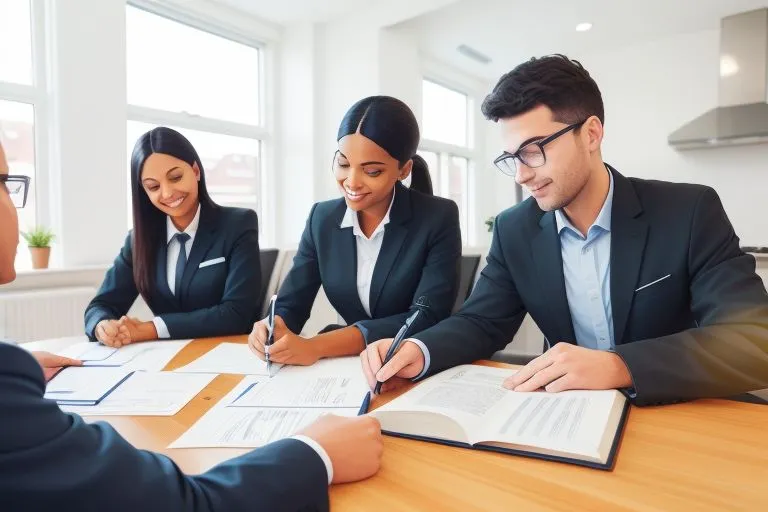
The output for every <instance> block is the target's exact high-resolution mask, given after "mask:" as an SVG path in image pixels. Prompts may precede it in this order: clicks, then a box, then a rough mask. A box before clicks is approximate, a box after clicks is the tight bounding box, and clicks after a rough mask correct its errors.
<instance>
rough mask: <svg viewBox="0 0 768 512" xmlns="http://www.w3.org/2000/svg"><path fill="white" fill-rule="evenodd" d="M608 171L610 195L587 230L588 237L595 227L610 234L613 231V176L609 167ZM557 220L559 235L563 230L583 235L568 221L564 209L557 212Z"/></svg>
mask: <svg viewBox="0 0 768 512" xmlns="http://www.w3.org/2000/svg"><path fill="white" fill-rule="evenodd" d="M606 170H607V171H608V178H609V180H610V181H609V183H610V184H609V185H608V195H607V196H606V198H605V202H604V203H603V207H602V208H600V213H598V214H597V218H596V219H595V222H593V223H592V225H591V226H590V227H589V229H588V230H587V235H589V232H590V231H592V228H594V227H599V228H601V229H602V230H603V231H607V232H609V233H610V231H611V210H612V207H613V174H612V173H611V170H610V169H608V168H607V167H606ZM555 220H556V222H557V232H558V233H559V234H562V232H563V230H564V229H565V228H568V229H570V230H572V231H573V232H574V233H577V234H579V235H581V234H580V233H579V231H578V230H577V229H576V228H575V227H573V224H571V221H570V220H568V217H567V216H566V215H565V213H563V211H562V209H559V210H555Z"/></svg>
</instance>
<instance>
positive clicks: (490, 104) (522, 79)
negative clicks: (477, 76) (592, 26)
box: [482, 54, 605, 124]
mask: <svg viewBox="0 0 768 512" xmlns="http://www.w3.org/2000/svg"><path fill="white" fill-rule="evenodd" d="M539 105H545V106H547V107H549V109H550V110H551V111H552V114H553V117H554V120H555V121H557V122H560V123H565V124H573V123H578V122H580V121H584V120H585V119H587V118H588V117H590V116H597V117H598V119H600V122H601V123H605V112H604V110H603V97H602V95H601V94H600V89H599V88H598V87H597V84H596V83H595V81H594V80H593V79H592V77H591V76H589V73H588V72H587V70H586V69H584V67H583V66H582V65H581V63H580V62H579V61H576V60H571V59H569V58H568V57H566V56H565V55H561V54H556V55H547V56H545V57H540V58H536V57H534V58H532V59H531V60H529V61H528V62H524V63H522V64H520V65H518V66H517V67H516V68H515V69H513V70H512V71H510V72H509V73H507V74H505V75H504V76H502V77H501V79H499V82H498V83H497V84H496V86H495V87H494V88H493V91H491V94H489V95H488V96H486V98H485V101H483V106H482V111H483V115H484V116H485V117H486V119H490V120H493V121H498V120H499V119H505V118H508V117H515V116H517V115H520V114H524V113H525V112H528V111H529V110H532V109H533V108H535V107H537V106H539Z"/></svg>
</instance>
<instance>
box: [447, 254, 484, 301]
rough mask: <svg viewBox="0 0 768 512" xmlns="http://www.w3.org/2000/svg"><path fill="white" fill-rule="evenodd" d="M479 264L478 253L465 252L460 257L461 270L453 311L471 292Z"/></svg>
mask: <svg viewBox="0 0 768 512" xmlns="http://www.w3.org/2000/svg"><path fill="white" fill-rule="evenodd" d="M478 266H480V255H478V254H467V255H462V257H461V272H460V274H459V291H458V293H457V294H456V302H455V303H454V304H453V311H452V313H455V312H456V311H458V310H459V309H460V308H461V305H462V304H464V301H465V300H467V298H468V297H469V295H470V294H471V293H472V284H473V283H474V282H475V274H477V267H478Z"/></svg>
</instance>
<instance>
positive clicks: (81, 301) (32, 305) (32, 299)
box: [0, 286, 96, 343]
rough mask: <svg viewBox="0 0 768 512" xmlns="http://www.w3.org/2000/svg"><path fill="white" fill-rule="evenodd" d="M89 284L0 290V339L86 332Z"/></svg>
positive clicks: (91, 290)
mask: <svg viewBox="0 0 768 512" xmlns="http://www.w3.org/2000/svg"><path fill="white" fill-rule="evenodd" d="M95 294H96V289H95V288H93V287H90V286H82V287H80V286H78V287H65V288H48V289H40V290H25V291H14V292H3V293H0V339H4V340H8V341H12V342H16V343H22V342H27V341H36V340H42V339H50V338H61V337H65V336H77V335H82V334H83V329H84V326H83V313H84V312H85V307H86V306H87V305H88V302H89V301H90V300H91V299H92V298H93V296H94V295H95Z"/></svg>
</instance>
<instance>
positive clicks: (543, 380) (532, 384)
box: [512, 364, 566, 393]
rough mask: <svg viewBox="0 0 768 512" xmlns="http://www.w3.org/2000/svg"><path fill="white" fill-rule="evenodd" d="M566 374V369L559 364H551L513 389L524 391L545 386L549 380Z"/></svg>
mask: <svg viewBox="0 0 768 512" xmlns="http://www.w3.org/2000/svg"><path fill="white" fill-rule="evenodd" d="M565 374H566V369H565V367H564V366H563V365H561V364H552V365H549V366H547V367H546V368H544V369H543V370H541V371H539V372H537V373H536V374H535V375H533V376H532V377H531V378H530V379H528V380H526V381H525V382H523V383H522V384H520V385H518V386H515V387H514V388H512V389H513V391H519V392H521V393H526V392H529V391H536V390H537V389H539V388H543V387H545V386H546V385H547V384H549V383H550V382H552V381H554V380H557V379H559V378H560V377H562V376H563V375H565Z"/></svg>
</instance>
